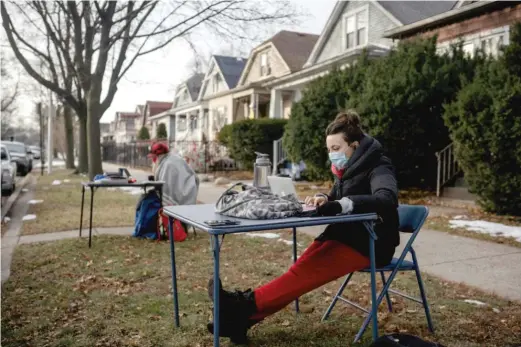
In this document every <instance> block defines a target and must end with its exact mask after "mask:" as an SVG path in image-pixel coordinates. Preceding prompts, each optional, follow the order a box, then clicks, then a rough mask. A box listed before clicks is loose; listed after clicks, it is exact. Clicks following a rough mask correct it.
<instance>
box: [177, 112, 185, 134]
mask: <svg viewBox="0 0 521 347" xmlns="http://www.w3.org/2000/svg"><path fill="white" fill-rule="evenodd" d="M186 126H187V124H186V115H180V116H177V130H179V131H185V130H186Z"/></svg>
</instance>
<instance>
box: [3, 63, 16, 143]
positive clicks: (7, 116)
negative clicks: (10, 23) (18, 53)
mask: <svg viewBox="0 0 521 347" xmlns="http://www.w3.org/2000/svg"><path fill="white" fill-rule="evenodd" d="M2 60H3V57H2ZM0 73H1V76H0V78H1V80H2V98H1V109H0V111H1V113H2V117H1V118H2V124H1V127H2V134H1V136H2V139H3V138H5V137H6V136H7V135H8V134H9V132H10V131H11V127H12V125H13V124H12V122H13V113H14V111H15V109H16V98H17V97H18V81H16V82H14V81H12V79H11V77H12V76H11V75H10V74H9V72H8V71H7V69H6V68H5V67H4V66H3V64H2V67H1V68H0ZM13 82H14V83H13Z"/></svg>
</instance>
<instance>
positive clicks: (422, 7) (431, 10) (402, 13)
mask: <svg viewBox="0 0 521 347" xmlns="http://www.w3.org/2000/svg"><path fill="white" fill-rule="evenodd" d="M378 3H379V4H380V5H381V6H382V7H383V8H385V9H386V10H387V11H389V12H390V13H391V14H392V15H393V16H394V17H396V19H398V20H399V21H400V22H401V23H402V24H403V25H407V24H411V23H414V22H418V21H421V20H423V19H425V18H429V17H432V16H435V15H438V14H440V13H443V12H447V11H449V10H451V9H452V8H453V7H454V6H455V5H456V4H457V3H458V2H457V1H378Z"/></svg>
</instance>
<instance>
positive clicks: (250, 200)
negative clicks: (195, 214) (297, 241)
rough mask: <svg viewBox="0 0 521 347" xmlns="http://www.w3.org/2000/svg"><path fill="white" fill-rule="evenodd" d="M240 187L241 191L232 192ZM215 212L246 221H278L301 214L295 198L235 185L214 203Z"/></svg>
mask: <svg viewBox="0 0 521 347" xmlns="http://www.w3.org/2000/svg"><path fill="white" fill-rule="evenodd" d="M237 186H241V187H242V191H241V192H238V191H236V190H234V188H235V187H237ZM215 212H217V213H219V214H222V215H225V216H230V217H238V218H246V219H278V218H287V217H291V216H294V215H296V214H298V213H301V212H302V205H301V204H300V202H299V201H298V199H297V197H296V196H293V195H285V196H278V195H275V194H272V193H271V192H266V191H264V190H261V189H257V188H255V187H252V186H247V185H244V184H242V183H237V184H235V185H233V186H232V187H230V188H229V189H227V190H226V191H225V192H224V193H223V194H222V195H221V197H220V198H219V200H217V202H216V203H215Z"/></svg>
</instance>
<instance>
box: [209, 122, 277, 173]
mask: <svg viewBox="0 0 521 347" xmlns="http://www.w3.org/2000/svg"><path fill="white" fill-rule="evenodd" d="M286 122H287V121H286V120H285V119H271V118H264V119H246V120H242V121H239V122H235V123H233V124H229V125H226V126H224V127H223V128H222V129H221V131H220V132H219V134H218V135H217V138H218V140H219V142H221V143H222V144H224V145H225V146H226V147H227V148H228V150H229V153H230V157H231V158H233V159H234V160H236V161H238V162H239V163H241V164H242V165H243V167H244V168H245V169H252V168H253V163H254V161H255V158H256V154H255V152H260V153H266V154H269V155H270V157H273V141H275V140H278V139H280V138H281V137H282V134H283V132H284V126H285V125H286Z"/></svg>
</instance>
